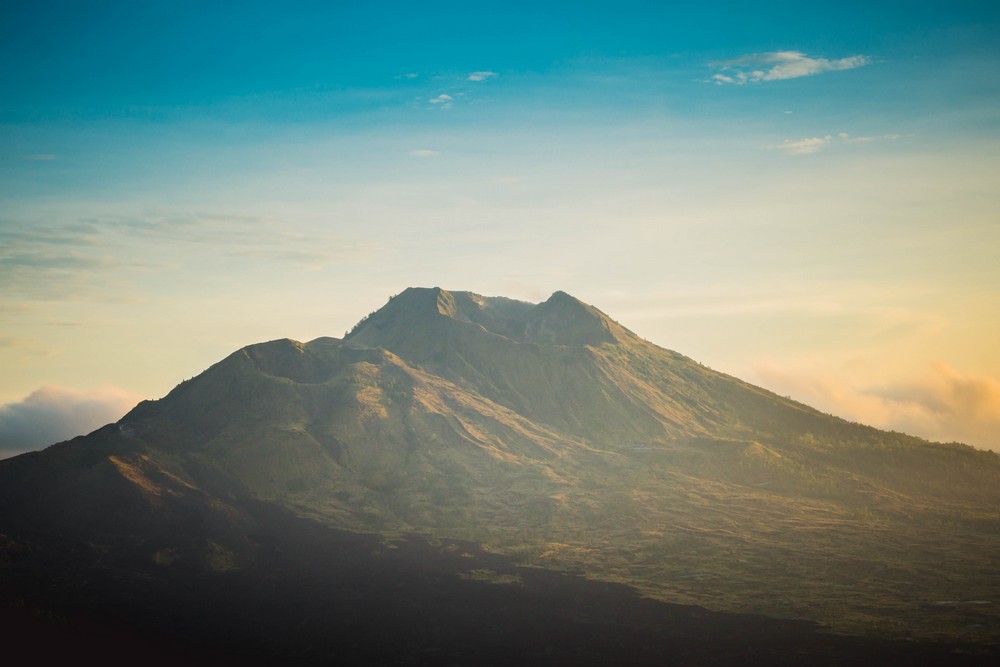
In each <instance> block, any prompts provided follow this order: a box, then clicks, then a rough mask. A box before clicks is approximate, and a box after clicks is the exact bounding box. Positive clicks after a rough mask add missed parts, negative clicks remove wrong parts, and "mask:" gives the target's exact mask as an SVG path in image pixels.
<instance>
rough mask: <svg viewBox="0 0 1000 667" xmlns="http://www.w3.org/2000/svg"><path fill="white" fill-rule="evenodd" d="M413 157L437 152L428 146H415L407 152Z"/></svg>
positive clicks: (432, 154)
mask: <svg viewBox="0 0 1000 667" xmlns="http://www.w3.org/2000/svg"><path fill="white" fill-rule="evenodd" d="M409 154H410V155H411V156H413V157H434V156H436V155H437V154H438V152H437V151H432V150H430V149H428V148H416V149H414V150H412V151H410V153H409Z"/></svg>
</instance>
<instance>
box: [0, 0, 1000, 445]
mask: <svg viewBox="0 0 1000 667" xmlns="http://www.w3.org/2000/svg"><path fill="white" fill-rule="evenodd" d="M998 27H1000V22H998V12H997V10H996V8H995V7H989V6H981V3H964V2H959V3H949V4H948V5H947V6H940V5H938V4H937V3H913V2H908V3H894V2H891V3H878V6H877V7H870V6H867V5H864V4H860V3H846V2H840V3H820V4H813V5H810V6H809V7H803V6H802V5H801V3H795V4H793V3H789V4H787V5H786V4H784V3H779V4H775V3H769V4H768V5H767V6H766V7H761V6H760V5H759V4H749V3H746V4H743V3H714V4H706V3H703V4H700V5H699V6H697V7H694V6H690V5H688V4H686V3H684V4H677V5H675V4H673V3H670V4H667V3H663V4H662V6H661V5H660V4H657V3H638V2H617V3H614V4H611V3H546V5H545V7H538V6H535V5H534V4H521V3H504V4H502V5H496V6H487V7H486V8H483V7H482V6H480V5H478V4H475V3H473V4H472V5H470V4H469V3H451V2H440V3H421V4H420V5H419V6H416V5H413V4H411V3H391V2H382V3H371V2H367V3H350V2H346V3H285V4H284V5H282V6H281V7H277V6H275V5H271V4H264V3H241V4H239V5H238V6H237V5H233V6H228V5H221V6H216V7H213V8H206V7H205V6H204V5H203V3H189V2H170V3H127V2H96V3H73V2H39V3H30V4H23V5H20V6H9V7H5V9H4V20H3V21H2V22H0V368H2V369H3V373H2V374H0V403H2V404H4V405H3V406H2V407H0V455H5V454H7V453H11V452H14V451H21V450H23V449H29V448H35V447H41V446H44V445H47V444H51V442H53V441H54V438H55V439H61V438H64V437H69V436H71V435H74V434H75V433H80V432H84V431H87V430H90V429H92V428H95V427H96V426H99V425H100V423H104V422H106V421H112V420H114V419H115V418H117V416H120V415H121V414H124V412H125V411H126V410H127V409H128V407H130V406H131V405H132V404H134V403H135V402H136V401H138V400H140V399H142V398H155V397H159V396H162V395H164V394H166V393H167V391H169V390H170V388H172V387H173V386H174V385H176V384H177V383H178V382H180V381H181V380H184V379H186V378H188V377H191V376H193V375H195V374H196V373H199V372H200V371H202V370H203V369H204V368H206V367H207V366H209V365H210V364H212V363H214V362H215V361H217V360H219V359H221V358H222V357H224V356H225V355H227V354H228V353H230V352H231V351H232V350H234V349H237V348H238V347H241V346H243V345H246V344H248V343H252V342H256V341H263V340H268V339H273V338H279V337H286V336H287V337H292V338H295V339H298V340H303V341H305V340H310V339H312V338H316V337H318V336H324V335H333V336H340V335H342V334H343V332H344V331H345V330H347V329H349V328H350V327H351V326H352V325H353V324H354V323H355V322H357V320H358V319H360V318H361V317H362V316H363V315H365V314H366V313H367V312H369V310H370V309H371V306H372V304H381V303H384V302H385V300H386V298H388V296H389V295H391V294H396V293H398V292H399V291H401V290H402V289H403V288H405V287H407V286H412V285H422V286H428V287H429V286H432V285H440V286H442V287H445V288H455V289H469V290H474V291H476V292H478V293H481V294H486V295H493V294H496V295H505V296H508V297H513V298H519V299H524V300H528V301H541V300H543V299H545V298H546V297H547V296H548V295H549V294H551V293H552V292H553V291H555V290H565V291H567V292H569V293H571V294H573V295H574V296H576V297H579V298H580V299H582V300H583V301H586V302H587V303H592V304H595V305H596V306H598V307H599V308H600V309H601V310H603V311H604V312H606V313H608V314H609V315H610V316H611V317H613V318H614V319H616V320H618V321H619V322H622V323H624V324H626V325H627V326H628V327H630V328H632V329H633V330H635V331H636V332H637V333H638V334H640V335H641V336H643V337H645V338H647V339H649V340H651V341H653V342H655V343H656V344H658V345H661V346H663V347H667V348H670V349H674V350H677V351H680V352H682V353H684V354H686V355H688V356H691V357H693V358H694V359H697V360H698V361H701V362H703V363H705V364H707V365H709V366H711V367H713V368H716V369H718V370H722V371H725V372H727V373H731V374H733V375H736V376H739V377H741V378H743V379H746V380H748V381H750V382H753V383H755V384H759V385H762V386H765V387H767V388H769V389H771V390H773V391H776V392H778V393H779V394H783V395H786V394H787V395H790V396H792V397H793V398H795V399H797V400H800V401H803V402H806V403H809V404H811V405H813V406H815V407H817V408H820V409H822V410H825V411H828V412H831V413H834V414H837V415H839V416H842V417H846V418H848V419H852V420H857V421H862V422H865V423H869V424H872V425H874V426H878V427H882V428H888V429H895V430H900V431H905V432H908V433H912V434H915V435H919V436H922V437H925V438H929V439H933V440H959V441H963V442H967V443H969V444H973V445H976V446H978V447H981V448H992V449H998V448H1000V440H998V436H997V434H998V433H1000V351H998V349H997V346H996V341H997V340H1000V262H998V261H997V259H998V257H997V255H998V252H997V251H998V248H1000V220H998V214H997V211H1000V168H998V167H1000V165H998V155H1000V152H998V149H1000V134H998V128H1000V124H998V121H1000V80H998V79H997V77H996V72H997V71H1000V43H998V39H997V36H998V34H1000V33H998ZM32 420H35V421H34V422H32ZM95 421H97V423H92V422H95ZM32 423H36V424H39V425H42V424H46V425H49V426H51V425H52V424H54V423H58V424H64V425H65V428H64V432H60V433H59V434H55V433H53V432H52V431H51V430H45V431H41V430H40V428H34V427H32ZM25 433H28V434H30V433H36V434H40V433H44V438H45V439H46V440H45V441H37V438H36V440H31V438H30V437H29V436H25V435H24V434H25ZM38 437H42V436H41V435H38Z"/></svg>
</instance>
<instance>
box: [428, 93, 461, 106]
mask: <svg viewBox="0 0 1000 667" xmlns="http://www.w3.org/2000/svg"><path fill="white" fill-rule="evenodd" d="M454 99H455V98H453V97H452V96H451V95H449V94H447V93H442V94H440V95H438V96H437V97H432V98H431V100H430V103H431V104H437V105H439V106H440V107H441V108H442V109H450V108H451V106H452V102H453V101H454Z"/></svg>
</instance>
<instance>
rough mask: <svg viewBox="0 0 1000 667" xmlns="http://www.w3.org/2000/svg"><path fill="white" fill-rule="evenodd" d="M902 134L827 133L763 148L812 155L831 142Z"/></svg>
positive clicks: (865, 140)
mask: <svg viewBox="0 0 1000 667" xmlns="http://www.w3.org/2000/svg"><path fill="white" fill-rule="evenodd" d="M901 136H902V135H900V134H883V135H880V136H854V135H850V134H848V133H846V132H840V133H838V134H837V135H836V136H834V135H831V134H827V135H825V136H822V137H805V138H803V139H785V140H784V141H783V142H781V143H780V144H771V145H768V146H765V147H764V148H766V149H768V150H777V151H781V152H782V153H784V154H785V155H812V154H813V153H819V152H820V151H822V150H824V149H826V148H827V147H829V146H831V145H833V144H870V143H872V142H875V141H895V140H896V139H899V138H900V137H901Z"/></svg>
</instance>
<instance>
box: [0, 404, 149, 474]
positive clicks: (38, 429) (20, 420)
mask: <svg viewBox="0 0 1000 667" xmlns="http://www.w3.org/2000/svg"><path fill="white" fill-rule="evenodd" d="M139 400H141V399H140V397H138V396H135V395H133V394H131V393H129V392H127V391H125V390H123V389H119V388H117V387H110V386H105V387H100V388H98V389H94V390H91V391H79V390H76V389H69V388H66V387H57V386H45V387H41V388H40V389H38V390H37V391H34V392H32V393H31V394H30V395H29V396H27V397H26V398H25V399H24V400H22V401H19V402H17V403H8V404H7V405H2V406H0V458H5V457H8V456H13V455H14V454H18V453H21V452H25V451H30V450H33V449H39V448H41V447H46V446H48V445H51V444H54V443H57V442H61V441H63V440H67V439H69V438H72V437H74V436H77V435H82V434H85V433H89V432H90V431H93V430H94V429H97V428H100V427H101V426H103V425H104V424H108V423H111V422H114V421H116V420H118V419H120V418H121V417H122V416H123V415H124V414H125V413H126V412H128V411H129V410H130V409H131V408H132V407H134V406H135V404H136V403H138V402H139Z"/></svg>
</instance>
